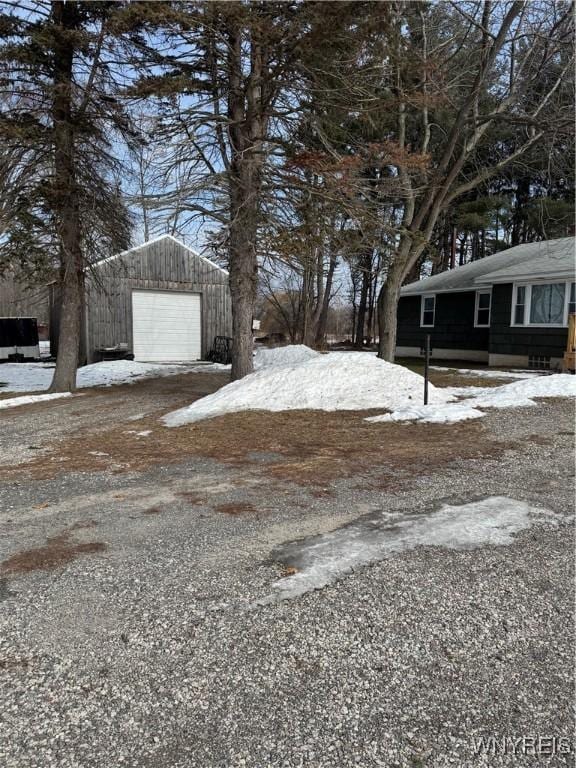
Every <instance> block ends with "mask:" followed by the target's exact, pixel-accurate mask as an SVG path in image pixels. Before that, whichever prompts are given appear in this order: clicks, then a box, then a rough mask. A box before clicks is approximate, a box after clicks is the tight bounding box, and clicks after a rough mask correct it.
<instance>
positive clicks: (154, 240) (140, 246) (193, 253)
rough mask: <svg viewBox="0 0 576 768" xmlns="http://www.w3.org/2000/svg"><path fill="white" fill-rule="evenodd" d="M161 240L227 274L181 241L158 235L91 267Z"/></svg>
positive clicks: (172, 237)
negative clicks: (170, 242)
mask: <svg viewBox="0 0 576 768" xmlns="http://www.w3.org/2000/svg"><path fill="white" fill-rule="evenodd" d="M162 240H171V241H172V242H174V243H176V244H177V245H179V246H180V248H183V249H184V250H185V251H188V253H190V254H191V255H192V256H195V257H196V258H198V259H201V260H202V261H204V262H205V263H206V264H209V265H210V266H211V267H213V268H214V269H217V270H218V271H219V272H223V273H224V274H225V275H227V274H228V270H227V269H224V267H221V266H219V265H218V264H216V263H215V262H214V261H211V260H210V259H207V258H206V256H202V255H201V254H200V253H198V251H195V250H194V249H193V248H190V246H189V245H186V243H183V242H182V241H181V240H178V238H177V237H174V236H173V235H159V236H158V237H154V238H152V240H146V242H145V243H140V245H134V246H132V248H128V249H127V250H125V251H122V252H121V253H116V254H114V255H113V256H107V257H106V258H105V259H100V261H97V262H95V263H94V264H92V265H91V266H92V267H100V266H102V264H107V263H109V262H110V261H114V259H120V258H122V257H123V256H128V254H131V253H135V252H136V251H140V250H142V249H143V248H147V247H148V246H149V245H153V244H154V243H160V242H162Z"/></svg>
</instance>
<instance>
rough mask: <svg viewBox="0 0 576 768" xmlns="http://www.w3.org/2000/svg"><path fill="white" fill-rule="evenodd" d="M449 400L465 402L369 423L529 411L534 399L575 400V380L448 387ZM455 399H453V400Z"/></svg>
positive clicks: (562, 376)
mask: <svg viewBox="0 0 576 768" xmlns="http://www.w3.org/2000/svg"><path fill="white" fill-rule="evenodd" d="M441 391H442V392H444V393H445V394H446V396H447V400H450V399H452V397H461V398H464V399H463V400H462V401H460V402H457V403H449V404H447V405H439V406H438V405H422V406H404V407H402V408H397V409H396V410H394V411H393V412H392V413H387V414H384V415H382V416H372V417H370V418H368V419H366V421H371V422H386V421H421V422H432V423H436V424H438V423H450V422H456V421H464V420H466V419H477V418H479V417H480V416H485V415H486V414H485V413H484V412H483V411H481V410H479V409H480V408H526V407H530V406H536V405H537V402H536V401H535V400H534V399H533V398H538V397H572V398H575V397H576V376H571V375H569V374H566V373H556V374H552V375H545V376H537V377H531V378H529V379H523V380H522V381H513V382H511V383H510V384H502V386H500V387H445V388H443V389H442V390H441ZM451 396H452V397H451Z"/></svg>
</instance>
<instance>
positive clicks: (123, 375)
mask: <svg viewBox="0 0 576 768" xmlns="http://www.w3.org/2000/svg"><path fill="white" fill-rule="evenodd" d="M206 368H210V369H211V368H212V366H206V367H200V366H193V365H177V364H162V363H136V362H134V361H133V360H110V361H106V362H103V363H93V364H92V365H85V366H84V367H82V368H79V369H78V375H77V377H76V383H77V386H78V387H102V386H110V385H112V384H126V383H129V382H132V381H136V380H138V379H145V378H149V377H154V376H174V375H176V374H179V373H189V372H191V371H198V370H206ZM53 375H54V364H53V363H3V364H2V365H0V392H36V391H40V390H43V389H48V387H49V386H50V384H51V383H52V377H53ZM2 385H5V386H2Z"/></svg>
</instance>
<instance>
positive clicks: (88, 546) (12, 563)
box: [0, 522, 107, 573]
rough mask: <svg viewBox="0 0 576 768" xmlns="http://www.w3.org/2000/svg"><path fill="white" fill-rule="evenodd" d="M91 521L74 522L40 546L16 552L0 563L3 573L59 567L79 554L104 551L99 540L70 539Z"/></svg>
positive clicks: (104, 546)
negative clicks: (77, 540) (85, 522)
mask: <svg viewBox="0 0 576 768" xmlns="http://www.w3.org/2000/svg"><path fill="white" fill-rule="evenodd" d="M93 525H94V524H93V523H91V522H88V523H87V524H78V523H77V524H76V525H73V526H72V527H71V528H69V529H68V530H66V531H63V532H62V533H60V534H58V536H51V537H50V538H48V539H46V544H45V545H44V546H42V547H33V548H32V549H25V550H23V551H22V552H17V553H16V554H14V555H11V556H10V557H9V558H7V559H6V560H4V561H3V562H2V563H0V570H1V571H3V572H4V573H30V572H31V571H39V570H44V571H45V570H51V569H53V568H60V567H62V566H64V565H68V563H70V562H72V561H73V560H75V559H76V558H77V557H79V556H80V555H87V554H93V553H95V552H104V550H105V549H106V548H107V547H106V544H104V543H103V542H101V541H90V542H82V543H79V542H74V541H70V536H71V533H72V532H73V531H74V530H77V529H79V528H91V527H93Z"/></svg>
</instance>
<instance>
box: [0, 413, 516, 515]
mask: <svg viewBox="0 0 576 768" xmlns="http://www.w3.org/2000/svg"><path fill="white" fill-rule="evenodd" d="M373 414H374V412H373V411H369V412H361V411H338V412H324V411H285V412H281V413H267V412H259V411H246V412H243V413H235V414H228V415H226V416H222V417H219V418H215V419H210V420H207V421H202V422H198V423H196V424H190V425H187V426H183V427H179V428H172V429H168V428H166V427H162V426H160V424H159V422H158V420H157V418H158V417H157V416H154V417H149V418H148V419H143V420H141V421H140V422H139V429H140V430H143V429H152V430H153V434H152V435H151V436H150V437H147V438H144V439H135V438H134V435H132V434H129V433H128V431H127V426H126V425H121V426H115V427H111V428H110V429H108V430H107V431H101V432H98V433H92V434H83V435H79V436H75V437H71V438H68V439H67V440H65V441H62V442H61V443H59V444H57V445H56V447H55V448H54V450H53V451H52V452H50V453H46V454H42V455H40V456H37V457H36V458H34V459H32V460H31V461H29V462H26V464H25V465H20V466H18V465H16V466H12V467H5V468H3V470H2V471H1V473H0V476H2V477H5V478H7V477H9V478H11V479H13V478H14V477H20V476H23V475H26V476H27V477H36V478H47V477H53V476H55V475H56V474H59V473H61V472H90V471H98V470H109V471H113V472H117V473H121V472H127V471H134V470H137V471H140V470H143V469H146V468H147V467H151V466H155V465H159V464H168V463H179V462H182V461H185V460H189V459H191V458H193V457H195V456H198V457H204V458H212V459H216V460H218V461H221V462H226V463H229V464H233V465H237V466H243V467H246V468H249V471H250V472H251V473H252V474H265V475H266V476H267V477H268V478H276V479H278V480H289V481H292V482H296V483H300V484H304V485H315V486H322V487H327V486H328V485H329V483H330V481H332V480H334V479H337V478H339V477H344V476H352V475H357V476H358V477H359V478H362V479H364V477H366V479H369V480H370V481H374V470H375V469H378V468H379V469H380V477H379V479H378V483H379V484H381V487H383V488H387V489H390V487H392V486H393V484H394V475H395V474H396V472H397V470H399V469H401V470H409V471H413V472H426V471H427V470H429V469H434V468H436V467H440V466H443V465H445V464H447V463H449V462H450V461H452V460H454V459H455V458H475V457H480V456H497V455H499V454H501V453H502V451H504V450H505V449H506V448H508V447H511V446H510V445H509V444H505V443H502V442H499V441H497V440H495V439H494V438H493V437H492V436H491V434H490V433H489V431H488V430H487V429H486V428H485V427H484V426H483V425H482V424H481V423H480V422H472V421H469V422H463V423H462V424H450V425H440V424H398V423H389V424H369V423H367V422H366V421H364V417H365V416H367V415H373ZM91 452H100V453H105V454H107V455H106V456H98V455H96V456H95V455H94V454H93V453H91ZM253 452H259V453H270V454H276V455H279V456H281V457H282V458H279V459H273V460H271V461H269V462H261V461H259V462H256V461H254V460H252V459H251V458H250V454H251V453H253ZM319 493H322V491H321V490H320V491H319ZM183 497H184V498H186V499H187V500H188V501H189V502H190V503H191V504H199V503H202V501H203V497H202V496H201V495H199V494H196V493H185V494H183Z"/></svg>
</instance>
